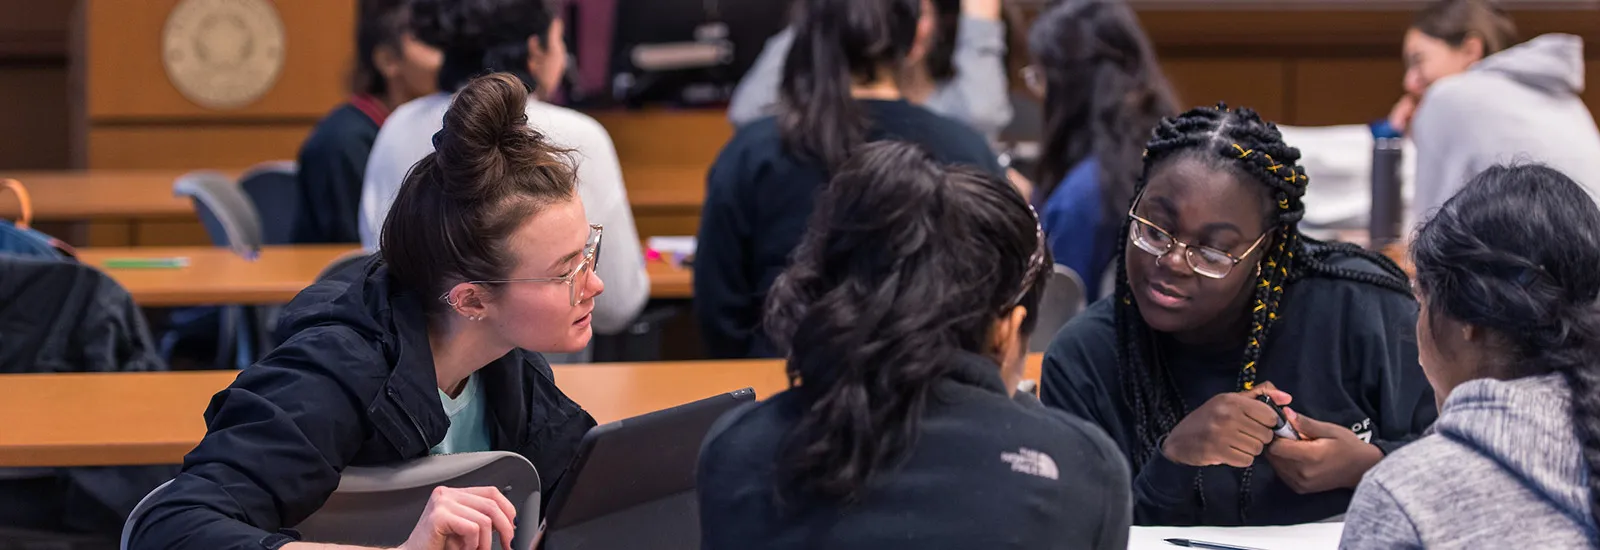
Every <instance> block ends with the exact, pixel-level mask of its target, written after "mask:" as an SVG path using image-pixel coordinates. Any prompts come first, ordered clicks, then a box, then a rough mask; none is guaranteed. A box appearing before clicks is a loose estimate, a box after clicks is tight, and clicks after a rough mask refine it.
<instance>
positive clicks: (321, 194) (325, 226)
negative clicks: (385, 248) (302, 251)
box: [293, 0, 440, 243]
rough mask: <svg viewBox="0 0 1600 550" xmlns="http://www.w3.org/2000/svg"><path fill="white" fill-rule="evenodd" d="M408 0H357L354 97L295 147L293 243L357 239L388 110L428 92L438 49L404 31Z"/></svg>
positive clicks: (437, 61) (407, 14) (408, 21)
mask: <svg viewBox="0 0 1600 550" xmlns="http://www.w3.org/2000/svg"><path fill="white" fill-rule="evenodd" d="M406 3H407V2H406V0H367V1H363V2H362V3H361V8H360V9H361V22H360V24H359V25H358V27H357V28H356V69H355V75H354V78H353V80H354V87H355V90H356V96H355V97H353V98H351V99H350V102H349V103H345V104H344V105H340V106H339V107H338V108H337V109H334V110H333V112H332V113H329V114H328V116H327V117H325V118H323V119H322V121H321V122H318V123H317V127H316V128H313V129H312V130H311V136H310V137H307V138H306V142H305V143H304V144H302V145H301V146H300V156H299V163H298V166H297V167H296V170H295V182H296V183H295V186H296V188H297V189H299V197H300V202H299V208H297V209H296V210H295V216H296V218H295V225H294V234H293V237H294V242H297V243H358V242H361V232H360V230H359V229H358V226H359V223H358V222H359V221H360V217H359V212H360V208H361V180H362V178H363V177H365V176H366V172H367V155H368V154H370V153H371V152H372V142H373V140H375V139H377V137H378V128H379V127H380V126H383V122H384V119H386V118H388V116H389V112H390V111H393V110H394V108H395V107H399V106H400V104H402V103H405V102H407V101H411V100H413V99H416V98H419V97H422V96H424V95H427V94H431V93H433V89H434V88H433V87H434V81H435V80H436V79H437V78H438V76H437V75H438V73H439V59H440V55H439V50H437V49H434V48H433V47H431V46H428V45H427V44H423V43H422V42H419V41H417V39H416V37H415V36H412V34H411V32H410V31H409V30H407V29H408V27H409V25H410V15H409V10H408V8H407V7H406Z"/></svg>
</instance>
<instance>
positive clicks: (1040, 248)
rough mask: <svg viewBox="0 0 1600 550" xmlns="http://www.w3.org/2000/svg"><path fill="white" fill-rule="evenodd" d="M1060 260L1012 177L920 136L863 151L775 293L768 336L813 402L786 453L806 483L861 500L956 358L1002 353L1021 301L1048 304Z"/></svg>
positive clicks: (792, 470)
mask: <svg viewBox="0 0 1600 550" xmlns="http://www.w3.org/2000/svg"><path fill="white" fill-rule="evenodd" d="M1049 266H1050V259H1049V251H1048V247H1046V246H1045V245H1044V243H1043V240H1042V236H1041V235H1040V233H1039V230H1038V222H1037V218H1036V217H1034V215H1033V213H1032V211H1031V210H1030V209H1029V207H1028V204H1027V202H1026V201H1024V200H1023V198H1022V196H1021V195H1018V194H1017V193H1016V191H1015V190H1013V189H1012V188H1011V187H1010V186H1009V184H1008V183H1006V182H1005V181H1004V180H1001V179H998V178H996V177H995V176H992V175H989V174H985V173H982V172H979V171H976V170H972V169H968V168H960V167H952V166H945V165H941V164H939V163H938V162H936V161H934V160H933V158H932V157H931V156H930V155H929V154H928V153H927V152H925V151H923V150H922V149H920V148H918V147H916V146H913V145H910V144H906V143H898V142H879V143H873V144H869V145H866V146H864V147H862V149H861V151H860V152H859V153H858V154H857V155H856V156H855V158H853V159H852V160H851V161H850V162H849V163H848V164H846V165H845V166H844V167H843V169H842V170H840V171H839V173H838V175H837V176H835V177H834V179H833V182H832V183H831V184H829V186H828V187H827V188H826V191H824V192H823V195H822V196H821V197H820V198H819V199H818V203H817V208H816V210H815V211H814V212H813V213H812V217H811V222H810V227H809V228H808V229H807V231H806V235H805V237H804V238H803V240H802V241H801V243H800V246H799V248H797V249H796V251H795V256H794V262H793V264H792V265H790V267H789V269H788V270H787V271H785V272H784V273H783V275H782V276H780V277H779V278H778V280H777V282H776V283H775V284H774V285H773V287H772V291H771V292H770V293H769V295H768V299H767V318H766V328H767V332H768V334H770V335H772V337H773V339H774V340H775V341H776V342H777V343H778V345H779V346H780V347H786V348H787V349H788V354H789V355H788V357H789V360H788V366H787V369H788V373H789V379H790V385H791V387H792V388H793V391H795V392H797V393H798V394H799V395H800V396H801V398H802V399H803V400H804V401H805V402H806V403H807V412H806V414H805V416H804V417H803V418H801V419H800V421H799V423H798V424H797V425H796V426H795V428H794V430H793V432H791V434H790V438H789V444H788V445H789V447H788V449H787V451H786V452H785V456H786V457H788V459H787V461H786V464H785V466H784V468H785V469H786V471H787V473H788V480H789V481H790V482H791V483H792V486H793V487H795V488H796V490H798V491H800V492H802V493H807V494H813V495H818V496H821V497H825V498H833V499H841V500H845V501H849V500H853V499H854V498H856V497H857V496H858V495H859V493H860V492H861V490H862V488H863V487H865V486H866V484H867V483H868V481H870V479H871V478H872V476H873V475H874V474H875V473H876V472H878V471H880V470H881V469H883V468H884V467H886V466H888V465H890V464H892V463H893V462H894V461H896V460H897V459H898V458H900V457H901V456H903V453H904V452H905V451H906V449H908V448H909V447H911V446H912V445H913V444H914V442H915V439H916V435H917V426H918V424H917V421H918V418H919V417H921V415H922V412H923V410H924V408H925V407H926V406H927V403H928V399H929V395H930V392H931V391H932V389H933V386H934V383H935V382H937V381H938V380H939V379H940V378H941V377H942V376H944V375H945V373H946V372H947V371H948V370H949V368H950V366H949V362H948V359H949V357H950V356H951V355H952V354H953V353H956V352H961V351H966V352H974V353H984V352H986V351H988V350H987V349H986V348H987V346H988V338H989V332H990V330H991V327H992V326H993V324H994V322H995V321H996V320H997V319H999V318H1000V317H1001V316H1003V315H1006V314H1009V312H1010V311H1011V309H1012V308H1013V307H1015V306H1018V305H1021V306H1023V307H1026V308H1028V311H1034V310H1035V309H1036V308H1037V307H1038V303H1039V298H1040V295H1041V293H1042V292H1043V289H1044V283H1045V280H1046V279H1047V277H1045V276H1044V273H1045V272H1046V271H1047V270H1048V269H1049ZM1033 323H1034V320H1033V319H1032V316H1031V315H1030V316H1029V319H1027V320H1025V321H1024V322H1023V327H1022V332H1023V333H1024V334H1026V333H1028V332H1031V331H1032V328H1033Z"/></svg>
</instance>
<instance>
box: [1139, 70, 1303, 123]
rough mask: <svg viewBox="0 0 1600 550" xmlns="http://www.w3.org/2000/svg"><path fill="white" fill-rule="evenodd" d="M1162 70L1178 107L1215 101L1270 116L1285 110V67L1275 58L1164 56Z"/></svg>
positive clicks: (1278, 117)
mask: <svg viewBox="0 0 1600 550" xmlns="http://www.w3.org/2000/svg"><path fill="white" fill-rule="evenodd" d="M1161 66H1162V70H1164V71H1165V72H1166V74H1167V78H1168V79H1170V80H1171V81H1172V87H1173V89H1174V90H1175V91H1176V92H1177V94H1178V104H1179V105H1180V106H1181V108H1184V109H1187V108H1189V107H1195V106H1201V105H1215V104H1216V103H1217V102H1218V101H1226V102H1227V103H1228V105H1229V106H1232V107H1250V108H1252V109H1255V110H1256V111H1257V112H1259V113H1261V116H1263V117H1266V118H1268V119H1270V120H1282V119H1283V117H1284V116H1285V115H1287V114H1288V92H1287V90H1286V89H1285V88H1286V81H1285V79H1286V76H1285V75H1286V74H1287V73H1286V71H1287V69H1288V63H1287V62H1286V61H1283V60H1278V59H1237V58H1233V59H1229V58H1202V59H1184V58H1177V59H1174V58H1167V59H1162V60H1161Z"/></svg>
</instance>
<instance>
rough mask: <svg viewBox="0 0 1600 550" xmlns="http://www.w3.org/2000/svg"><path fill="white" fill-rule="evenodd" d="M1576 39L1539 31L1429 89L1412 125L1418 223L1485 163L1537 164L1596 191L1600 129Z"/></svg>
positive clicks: (1598, 193)
mask: <svg viewBox="0 0 1600 550" xmlns="http://www.w3.org/2000/svg"><path fill="white" fill-rule="evenodd" d="M1581 93H1583V39H1582V38H1579V37H1577V36H1573V35H1570V34H1546V35H1542V36H1539V37H1536V38H1534V39H1532V40H1529V41H1527V42H1525V43H1522V44H1519V45H1517V46H1514V47H1511V48H1509V49H1507V50H1504V51H1501V52H1500V53H1496V54H1494V55H1491V56H1489V57H1487V58H1485V59H1484V60H1483V61H1479V62H1478V63H1477V64H1476V65H1473V66H1472V68H1471V69H1468V70H1467V72H1464V73H1461V74H1458V75H1455V76H1451V77H1448V78H1444V79H1440V80H1439V81H1438V82H1435V83H1434V84H1433V85H1432V86H1429V87H1428V92H1427V94H1426V95H1424V96H1423V99H1422V105H1421V106H1420V107H1419V108H1418V110H1417V115H1416V118H1415V119H1413V120H1412V124H1411V138H1412V140H1413V141H1415V142H1416V146H1417V179H1416V193H1415V196H1414V198H1413V200H1412V201H1411V211H1410V219H1412V220H1413V221H1422V220H1425V219H1426V218H1427V216H1429V215H1431V214H1432V212H1433V211H1434V210H1436V209H1438V208H1439V207H1440V206H1443V205H1444V202H1445V201H1446V200H1449V199H1450V197H1452V196H1454V195H1455V194H1456V192H1457V191H1460V190H1461V188H1462V187H1464V186H1466V184H1467V181H1468V180H1470V179H1472V177H1473V176H1476V175H1478V173H1479V172H1482V171H1483V170H1484V169H1485V168H1488V167H1490V166H1492V165H1495V164H1503V163H1512V162H1538V163H1543V164H1546V165H1549V166H1550V167H1551V168H1554V169H1556V170H1560V171H1561V172H1562V173H1564V174H1566V175H1567V176H1568V177H1570V178H1572V179H1573V180H1574V181H1577V182H1578V184H1579V185H1582V186H1583V187H1584V189H1587V190H1588V191H1589V195H1590V196H1600V130H1596V128H1595V122H1594V116H1593V115H1591V114H1590V113H1589V109H1588V108H1587V107H1585V106H1584V104H1583V99H1582V98H1580V97H1579V94H1581Z"/></svg>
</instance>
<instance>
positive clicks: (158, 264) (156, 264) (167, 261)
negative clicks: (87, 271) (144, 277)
mask: <svg viewBox="0 0 1600 550" xmlns="http://www.w3.org/2000/svg"><path fill="white" fill-rule="evenodd" d="M105 267H106V268H107V269H181V268H185V267H189V259H188V258H184V257H176V258H107V259H106V261H105Z"/></svg>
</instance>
